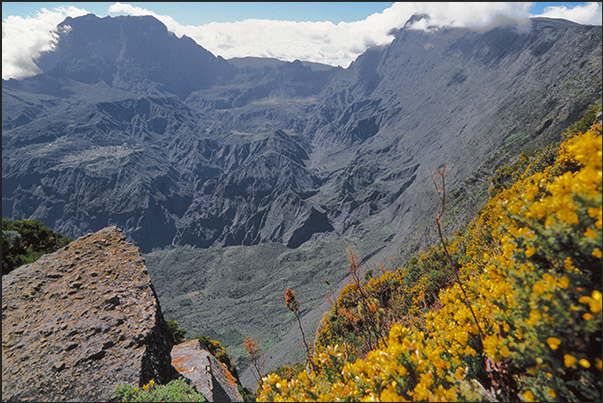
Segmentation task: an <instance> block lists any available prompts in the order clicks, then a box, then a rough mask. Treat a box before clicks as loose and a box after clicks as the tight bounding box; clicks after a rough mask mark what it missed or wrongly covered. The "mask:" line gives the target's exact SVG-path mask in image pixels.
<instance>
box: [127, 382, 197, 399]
mask: <svg viewBox="0 0 603 403" xmlns="http://www.w3.org/2000/svg"><path fill="white" fill-rule="evenodd" d="M115 397H116V398H117V399H119V400H121V401H122V402H206V401H207V400H206V399H205V397H203V395H202V394H201V393H197V391H196V390H195V388H194V386H192V385H190V384H189V383H188V382H187V381H185V380H184V379H183V378H179V379H176V380H173V381H171V382H169V383H168V384H167V385H157V384H155V382H154V381H150V382H149V383H148V384H146V385H144V386H143V387H142V388H137V387H135V386H132V385H129V384H123V385H119V386H118V387H117V388H116V390H115Z"/></svg>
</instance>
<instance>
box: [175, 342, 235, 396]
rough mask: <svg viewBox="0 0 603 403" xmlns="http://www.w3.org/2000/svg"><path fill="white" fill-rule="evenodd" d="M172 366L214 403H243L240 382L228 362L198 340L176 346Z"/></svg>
mask: <svg viewBox="0 0 603 403" xmlns="http://www.w3.org/2000/svg"><path fill="white" fill-rule="evenodd" d="M172 365H173V366H174V368H176V369H177V370H178V372H180V374H181V375H182V376H184V377H185V378H187V379H189V380H190V381H191V382H192V384H193V385H194V386H195V388H196V389H197V391H199V393H201V394H202V395H203V396H204V397H205V398H206V399H207V400H208V401H210V402H242V401H243V397H242V396H241V394H240V393H239V390H238V387H237V381H236V379H235V378H234V376H233V375H232V374H231V373H230V371H229V370H228V369H227V368H226V365H224V364H222V363H221V362H220V361H218V360H217V359H216V358H215V357H214V356H213V355H212V354H211V353H210V352H209V351H207V350H205V349H204V348H203V346H202V345H201V343H200V342H199V340H197V339H194V340H190V341H187V342H184V343H180V344H177V345H175V346H174V348H173V349H172Z"/></svg>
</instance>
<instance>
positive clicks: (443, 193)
mask: <svg viewBox="0 0 603 403" xmlns="http://www.w3.org/2000/svg"><path fill="white" fill-rule="evenodd" d="M447 171H448V167H447V166H446V167H445V168H444V172H442V170H441V169H438V170H437V173H438V174H439V175H440V177H441V178H442V186H441V187H440V186H438V184H437V182H436V180H435V178H434V177H433V174H432V175H431V179H432V181H433V183H434V185H435V187H436V190H437V192H438V196H439V197H440V200H441V201H442V210H441V211H440V214H438V216H437V217H436V224H437V227H438V234H439V235H440V241H442V246H443V247H444V253H445V254H446V257H447V258H448V261H449V262H450V264H451V265H452V268H453V270H454V275H455V276H456V281H457V282H458V283H459V287H460V288H461V291H462V292H463V295H464V296H465V304H466V305H467V307H468V308H469V311H471V315H472V316H473V320H475V324H476V325H477V330H478V331H479V338H480V343H481V345H482V351H483V349H484V332H482V328H481V326H480V325H479V321H478V320H477V316H476V315H475V312H474V311H473V307H472V306H471V304H470V303H469V298H468V297H467V292H466V291H465V287H464V286H463V282H462V281H461V278H460V276H459V266H458V264H457V263H456V262H454V261H453V260H452V257H451V256H450V253H449V252H448V248H447V247H446V242H444V236H443V235H442V226H441V225H440V219H441V218H442V216H443V215H444V211H445V210H446V176H445V173H446V172H447Z"/></svg>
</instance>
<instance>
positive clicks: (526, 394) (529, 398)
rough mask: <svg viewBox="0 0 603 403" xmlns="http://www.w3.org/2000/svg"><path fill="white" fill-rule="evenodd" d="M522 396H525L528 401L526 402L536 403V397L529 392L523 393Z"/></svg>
mask: <svg viewBox="0 0 603 403" xmlns="http://www.w3.org/2000/svg"><path fill="white" fill-rule="evenodd" d="M522 396H523V398H524V399H526V402H533V401H534V395H533V394H532V392H531V391H529V390H528V391H527V392H525V393H522Z"/></svg>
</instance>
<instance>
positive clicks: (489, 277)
mask: <svg viewBox="0 0 603 403" xmlns="http://www.w3.org/2000/svg"><path fill="white" fill-rule="evenodd" d="M601 148H602V147H601V125H600V124H599V125H593V126H592V127H591V128H590V129H589V130H588V131H586V133H583V134H577V135H576V136H574V137H572V138H571V139H569V140H567V141H565V142H564V143H563V144H562V146H561V148H560V150H559V156H558V158H557V160H556V163H555V164H554V165H553V166H550V167H548V168H545V169H543V170H541V171H539V172H533V171H530V169H532V168H531V167H528V168H527V169H526V174H525V175H523V176H521V175H520V176H519V180H518V181H517V182H516V183H515V184H514V185H513V186H511V187H510V188H508V189H501V190H500V191H499V192H498V193H497V194H496V196H495V197H494V198H492V199H491V200H490V201H489V202H488V204H487V206H486V207H485V208H484V209H483V211H482V213H481V214H480V216H479V217H478V218H477V219H476V220H475V221H474V222H473V223H472V224H470V225H469V227H468V228H467V231H466V232H465V233H464V235H463V236H462V237H457V238H455V239H453V240H452V241H450V242H449V243H448V249H449V251H451V253H452V254H453V255H454V254H455V253H456V254H457V255H456V256H457V258H458V262H459V266H460V269H459V276H460V277H459V278H460V281H461V282H462V284H463V287H464V292H463V291H462V290H461V287H460V284H459V282H458V281H456V282H455V281H454V279H452V277H451V276H450V275H449V274H448V275H443V274H440V276H442V277H432V278H431V280H429V275H431V274H430V273H431V272H427V273H425V272H421V273H416V272H414V271H413V270H415V269H416V268H417V267H423V266H421V265H420V263H421V262H423V263H425V262H428V261H430V259H433V256H436V255H437V254H438V253H441V250H440V249H439V248H437V247H434V248H432V249H431V252H429V253H427V254H423V255H422V256H420V258H419V259H415V263H412V264H409V265H408V266H407V267H406V268H405V269H404V270H402V269H399V270H397V271H395V272H390V273H388V274H383V275H382V276H381V277H380V278H374V279H371V280H370V281H369V283H368V284H367V285H366V287H365V290H366V292H368V293H370V295H371V296H372V297H371V298H374V299H375V305H376V306H378V307H379V308H381V309H384V310H385V315H384V321H383V323H384V324H385V323H387V322H388V321H387V320H385V318H388V317H389V318H390V326H389V334H388V336H387V337H385V338H384V340H381V342H380V343H379V347H378V348H376V349H373V350H372V351H370V352H368V353H366V354H364V355H360V354H358V351H356V350H353V349H352V350H350V346H349V344H348V340H346V338H345V337H337V336H338V335H340V334H341V330H342V329H343V328H344V327H345V326H343V327H342V326H341V323H340V322H345V323H349V324H353V323H354V321H358V320H360V319H361V316H362V315H361V313H362V312H359V310H358V309H356V311H354V310H353V309H350V308H351V306H350V304H351V303H352V302H353V301H354V299H353V298H350V295H352V294H353V293H354V292H355V290H354V287H357V285H355V284H351V285H350V286H348V287H346V289H344V291H343V292H342V293H341V295H340V297H339V299H338V300H337V301H336V304H337V307H338V311H339V313H340V314H339V315H337V316H335V315H333V314H331V316H329V315H327V316H325V318H323V322H322V324H321V328H320V329H319V333H318V335H317V353H316V354H315V355H314V356H313V358H312V359H313V364H314V365H313V366H312V368H313V370H312V371H309V373H308V372H306V371H302V372H300V373H299V374H297V376H294V377H292V378H291V379H289V380H288V379H281V377H279V376H278V375H277V374H274V373H273V374H269V375H268V376H266V377H264V378H263V380H262V381H263V382H262V385H261V389H260V394H259V396H258V399H259V400H269V401H284V400H303V401H339V400H352V401H365V400H366V401H421V400H423V401H425V400H427V401H455V400H465V401H472V400H494V399H496V400H499V401H500V400H509V401H518V400H523V401H535V400H542V401H554V400H561V401H599V400H600V399H601V397H602V395H603V392H602V389H603V384H602V361H601V356H602V351H601V337H602V290H601V280H602V277H601V274H602V269H601V257H602V249H603V247H602V235H601V233H602V231H601V227H602V209H601V205H602V203H601V191H602V187H601V181H602V179H601V178H602V175H601V157H602V154H601ZM435 260H437V259H434V261H435ZM440 261H441V260H440ZM448 269H450V268H448ZM444 272H446V270H444ZM426 274H429V275H426ZM433 276H435V274H433ZM412 277H414V278H415V280H416V281H412V282H411V281H409V279H411V278H412ZM433 284H437V286H436V287H434V286H433ZM426 291H427V292H426ZM434 294H435V295H434ZM465 294H466V297H465ZM381 297H383V298H381ZM469 304H470V306H471V307H472V309H473V312H471V310H470V308H469ZM356 308H357V306H356ZM332 312H333V310H332ZM345 312H348V314H347V315H348V317H346V316H345V315H346V314H345ZM391 312H395V315H394V316H395V319H396V320H395V322H397V323H395V324H394V322H393V321H391V318H392V317H391V315H392V314H391ZM473 313H474V314H475V317H474V316H473ZM476 319H477V323H476ZM351 328H353V326H352V327H351Z"/></svg>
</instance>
